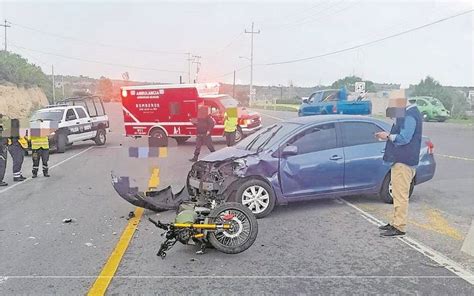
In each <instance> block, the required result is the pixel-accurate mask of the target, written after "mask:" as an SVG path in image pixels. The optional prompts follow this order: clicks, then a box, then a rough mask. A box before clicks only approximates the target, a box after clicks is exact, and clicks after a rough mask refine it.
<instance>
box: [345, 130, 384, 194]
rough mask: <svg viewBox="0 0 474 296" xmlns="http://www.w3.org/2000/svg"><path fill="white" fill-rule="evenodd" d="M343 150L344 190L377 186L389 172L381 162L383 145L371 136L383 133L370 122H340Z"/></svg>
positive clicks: (382, 142)
mask: <svg viewBox="0 0 474 296" xmlns="http://www.w3.org/2000/svg"><path fill="white" fill-rule="evenodd" d="M339 126H340V131H341V137H342V145H343V149H344V159H345V163H344V188H345V189H346V190H358V189H370V188H373V187H376V186H378V184H380V182H381V181H382V180H383V178H384V177H385V174H386V173H387V172H388V170H389V166H388V164H386V163H384V161H383V154H384V150H385V142H384V141H379V140H377V139H376V138H375V136H374V134H375V133H377V132H381V131H383V129H382V127H380V126H378V125H376V124H375V123H372V122H365V121H342V122H340V123H339Z"/></svg>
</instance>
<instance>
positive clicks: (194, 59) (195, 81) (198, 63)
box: [193, 55, 202, 83]
mask: <svg viewBox="0 0 474 296" xmlns="http://www.w3.org/2000/svg"><path fill="white" fill-rule="evenodd" d="M201 58H202V57H201V56H196V55H195V56H193V64H196V78H195V79H194V83H197V82H198V74H199V67H200V66H201V62H200V61H199V59H201Z"/></svg>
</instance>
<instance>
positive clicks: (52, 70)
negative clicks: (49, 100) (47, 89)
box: [51, 65, 56, 105]
mask: <svg viewBox="0 0 474 296" xmlns="http://www.w3.org/2000/svg"><path fill="white" fill-rule="evenodd" d="M51 73H52V76H53V105H54V102H56V92H55V88H56V85H54V65H51Z"/></svg>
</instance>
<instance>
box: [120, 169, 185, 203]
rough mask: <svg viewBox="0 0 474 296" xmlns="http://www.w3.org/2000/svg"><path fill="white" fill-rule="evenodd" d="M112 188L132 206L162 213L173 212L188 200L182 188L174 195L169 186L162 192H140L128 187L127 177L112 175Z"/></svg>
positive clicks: (128, 180) (135, 188) (136, 188)
mask: <svg viewBox="0 0 474 296" xmlns="http://www.w3.org/2000/svg"><path fill="white" fill-rule="evenodd" d="M111 176H112V186H113V187H114V189H115V191H116V192H117V193H118V195H119V196H120V197H122V198H123V199H125V200H126V201H128V202H129V203H131V204H132V205H134V206H137V207H140V208H145V209H148V210H152V211H155V212H162V211H167V210H175V209H177V208H178V206H179V205H180V204H181V203H182V202H183V201H187V200H189V199H190V197H189V195H188V193H187V191H186V190H184V187H183V188H182V189H181V190H180V191H179V192H178V193H176V194H174V193H173V191H172V189H171V186H168V187H166V188H165V189H162V190H157V191H149V192H146V193H145V192H140V191H138V187H130V179H129V177H117V176H115V175H114V174H113V173H111Z"/></svg>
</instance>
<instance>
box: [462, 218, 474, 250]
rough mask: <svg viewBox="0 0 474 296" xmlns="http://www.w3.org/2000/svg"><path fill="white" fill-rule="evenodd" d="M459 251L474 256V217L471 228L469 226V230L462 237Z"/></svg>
mask: <svg viewBox="0 0 474 296" xmlns="http://www.w3.org/2000/svg"><path fill="white" fill-rule="evenodd" d="M461 251H462V252H464V253H466V254H469V255H471V256H474V219H472V223H471V228H469V232H468V233H467V235H466V238H465V239H464V242H463V244H462V247H461Z"/></svg>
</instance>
